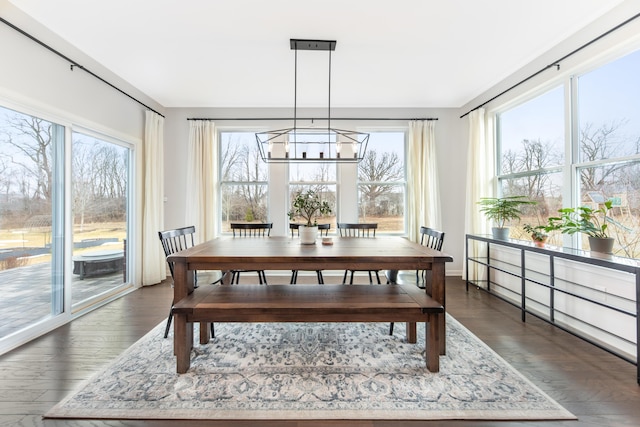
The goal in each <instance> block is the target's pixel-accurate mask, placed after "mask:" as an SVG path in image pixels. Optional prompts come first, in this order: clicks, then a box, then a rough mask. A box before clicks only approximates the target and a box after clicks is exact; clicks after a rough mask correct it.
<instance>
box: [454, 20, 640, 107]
mask: <svg viewBox="0 0 640 427" xmlns="http://www.w3.org/2000/svg"><path fill="white" fill-rule="evenodd" d="M638 17H640V13H638V14H636V15H634V16H632V17H631V18H629V19H627V20H625V21H623V22H621V23H620V24H618V25H616V26H615V27H613V28H611V29H609V30H608V31H605V32H604V33H602V34H600V35H599V36H598V37H596V38H594V39H592V40H591V41H589V42H587V43H585V44H583V45H582V46H580V47H578V48H577V49H574V50H573V51H571V52H569V53H568V54H566V55H565V56H563V57H562V58H560V59H558V60H556V61H553V62H552V63H551V64H549V65H547V66H546V67H544V68H542V69H540V70H538V71H536V72H535V73H533V74H531V75H530V76H529V77H527V78H525V79H523V80H520V81H519V82H518V83H516V84H514V85H513V86H511V87H509V88H507V89H505V90H503V91H502V92H500V93H499V94H497V95H496V96H494V97H493V98H491V99H489V100H487V101H485V102H483V103H482V104H480V105H478V106H477V107H476V108H473V109H471V110H469V111H467V112H466V113H464V114H463V115H461V116H460V118H463V117H465V116H466V115H468V114H469V113H471V112H472V111H475V110H477V109H478V108H482V107H484V106H485V105H487V104H488V103H490V102H491V101H493V100H494V99H496V98H499V97H501V96H502V95H504V94H505V93H507V92H509V91H511V90H513V89H515V88H516V87H518V86H520V85H521V84H523V83H525V82H527V81H529V80H531V79H532V78H534V77H536V76H537V75H539V74H541V73H543V72H544V71H547V70H548V69H549V68H552V67H556V69H558V70H559V69H560V62H561V61H564V60H565V59H567V58H568V57H570V56H572V55H574V54H576V53H578V52H580V51H581V50H582V49H584V48H586V47H588V46H591V45H592V44H593V43H595V42H597V41H598V40H600V39H602V38H604V37H606V36H608V35H609V34H611V33H613V32H614V31H617V30H619V29H620V28H622V27H624V26H625V25H627V24H628V23H630V22H631V21H634V20H636V19H638Z"/></svg>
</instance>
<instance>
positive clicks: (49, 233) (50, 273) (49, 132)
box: [0, 107, 65, 339]
mask: <svg viewBox="0 0 640 427" xmlns="http://www.w3.org/2000/svg"><path fill="white" fill-rule="evenodd" d="M64 129H65V128H64V127H63V126H61V125H59V124H56V123H52V122H50V121H47V120H44V119H41V118H38V117H34V116H30V115H27V114H22V113H19V112H16V111H12V110H9V109H6V108H1V107H0V288H1V292H2V299H1V301H2V302H1V303H0V310H1V315H0V339H2V338H5V337H8V336H11V335H13V334H16V333H17V332H18V331H20V330H23V329H25V328H27V327H29V326H31V325H36V324H38V323H41V322H44V321H46V320H47V319H49V318H51V317H53V316H56V315H58V314H60V313H62V312H63V309H64V304H63V298H62V296H63V285H64V284H63V262H62V260H63V251H62V248H63V228H62V225H63V218H62V212H63V210H62V209H61V206H62V200H63V193H64V188H63V186H62V183H63V179H62V176H63V172H64ZM56 249H57V250H56Z"/></svg>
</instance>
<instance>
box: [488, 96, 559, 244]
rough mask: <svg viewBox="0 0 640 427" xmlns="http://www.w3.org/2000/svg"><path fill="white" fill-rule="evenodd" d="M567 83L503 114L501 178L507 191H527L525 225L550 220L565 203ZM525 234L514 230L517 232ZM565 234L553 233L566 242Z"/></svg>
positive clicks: (504, 192)
mask: <svg viewBox="0 0 640 427" xmlns="http://www.w3.org/2000/svg"><path fill="white" fill-rule="evenodd" d="M564 104H565V103H564V94H563V87H562V86H558V87H556V88H554V89H552V90H549V91H547V92H545V93H543V94H541V95H538V96H536V97H535V98H533V99H531V100H529V101H527V102H525V103H522V104H520V105H518V106H517V107H515V108H512V109H510V110H507V111H505V112H504V113H502V114H500V115H499V116H498V129H499V132H498V147H499V150H498V151H499V153H500V154H499V159H498V171H499V172H498V182H499V186H500V190H501V193H502V196H516V195H518V196H521V195H523V196H527V197H528V198H529V199H530V200H535V201H536V202H537V205H536V206H535V208H531V207H528V206H525V207H524V208H523V218H522V221H521V223H522V224H527V223H528V224H532V225H537V224H544V223H546V219H547V217H549V216H550V215H551V214H554V213H555V212H557V211H558V209H560V208H561V207H562V187H563V173H562V171H563V168H564V151H565V137H564V135H565V123H564V122H565V121H564ZM523 234H524V233H523V232H522V230H519V229H518V228H514V229H513V230H512V236H513V237H520V236H522V235H523ZM560 239H561V237H560V236H552V240H553V242H555V243H560Z"/></svg>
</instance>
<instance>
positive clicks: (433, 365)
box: [425, 314, 440, 372]
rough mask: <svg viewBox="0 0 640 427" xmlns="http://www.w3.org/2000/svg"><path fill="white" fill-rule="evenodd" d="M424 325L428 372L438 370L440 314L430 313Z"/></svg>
mask: <svg viewBox="0 0 640 427" xmlns="http://www.w3.org/2000/svg"><path fill="white" fill-rule="evenodd" d="M428 320H429V323H427V324H426V325H425V330H426V335H427V336H426V343H425V350H426V351H427V369H428V370H429V371H430V372H439V371H440V315H439V314H432V315H431V316H429V318H428Z"/></svg>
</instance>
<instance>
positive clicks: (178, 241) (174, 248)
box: [158, 225, 221, 338]
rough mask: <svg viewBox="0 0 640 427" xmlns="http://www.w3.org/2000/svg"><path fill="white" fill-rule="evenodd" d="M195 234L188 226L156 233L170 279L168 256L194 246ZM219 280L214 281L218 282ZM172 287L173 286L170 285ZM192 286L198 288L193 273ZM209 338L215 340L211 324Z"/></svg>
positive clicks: (171, 269)
mask: <svg viewBox="0 0 640 427" xmlns="http://www.w3.org/2000/svg"><path fill="white" fill-rule="evenodd" d="M195 233H196V227H195V226H193V225H190V226H188V227H182V228H175V229H172V230H165V231H158V237H159V238H160V242H161V243H162V250H163V251H164V256H165V259H166V261H167V264H168V265H169V271H170V272H171V279H173V263H172V262H169V260H168V259H167V258H168V257H169V255H172V254H175V253H176V252H180V251H183V250H185V249H188V248H190V247H192V246H194V245H195V238H194V235H195ZM220 280H221V279H219V280H217V281H215V282H214V283H217V282H219V281H220ZM171 286H173V284H172V285H171ZM193 286H194V287H195V288H197V287H198V273H197V272H194V279H193ZM173 303H174V301H172V302H171V308H170V309H169V318H168V319H167V326H166V328H165V330H164V337H165V338H167V336H169V329H170V328H171V320H172V319H173ZM211 337H212V338H215V332H214V330H213V323H212V324H211Z"/></svg>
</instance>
